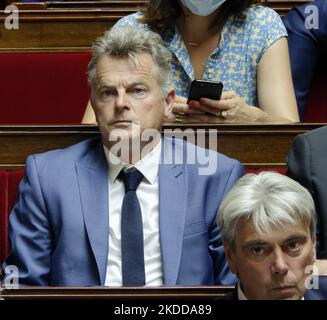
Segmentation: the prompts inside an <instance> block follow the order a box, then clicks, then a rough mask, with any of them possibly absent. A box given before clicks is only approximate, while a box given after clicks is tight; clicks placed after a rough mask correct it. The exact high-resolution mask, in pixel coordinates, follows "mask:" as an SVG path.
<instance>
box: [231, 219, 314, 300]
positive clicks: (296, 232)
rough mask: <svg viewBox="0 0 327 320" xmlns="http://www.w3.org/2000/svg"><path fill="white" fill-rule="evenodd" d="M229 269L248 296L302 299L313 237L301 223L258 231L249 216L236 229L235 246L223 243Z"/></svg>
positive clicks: (311, 254) (312, 246) (312, 250)
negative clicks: (238, 279) (237, 278)
mask: <svg viewBox="0 0 327 320" xmlns="http://www.w3.org/2000/svg"><path fill="white" fill-rule="evenodd" d="M225 252H226V256H227V259H228V262H229V265H230V268H231V270H232V272H234V273H236V274H237V275H238V276H239V278H240V282H241V286H242V289H243V292H244V294H245V296H246V297H247V299H260V300H264V299H271V300H274V299H301V298H302V297H303V295H304V293H305V290H306V289H305V285H304V283H305V279H306V277H308V275H309V274H308V273H305V268H306V267H307V266H310V265H312V264H313V263H314V260H315V254H314V240H313V239H312V238H311V235H310V231H309V228H308V227H307V226H305V225H304V224H302V223H299V224H296V225H285V226H284V227H283V228H282V229H281V228H279V229H277V228H276V229H272V231H271V232H269V233H264V234H261V233H258V232H257V231H256V230H255V228H254V226H253V223H252V221H251V220H249V219H247V220H242V221H241V222H240V223H238V227H237V229H236V248H235V251H233V250H232V248H231V247H230V245H229V244H225Z"/></svg>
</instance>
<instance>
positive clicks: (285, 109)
mask: <svg viewBox="0 0 327 320" xmlns="http://www.w3.org/2000/svg"><path fill="white" fill-rule="evenodd" d="M257 88H258V102H259V107H260V109H261V110H262V111H264V112H265V113H267V114H268V115H269V116H271V117H272V118H273V119H281V120H286V121H288V122H298V121H299V115H298V111H297V106H296V100H295V95H294V88H293V81H292V76H291V67H290V59H289V53H288V45H287V38H285V37H283V38H280V39H279V40H277V41H276V42H275V43H274V44H273V45H271V46H270V47H269V48H268V49H267V51H266V52H265V53H264V54H263V56H262V58H261V60H260V62H259V65H258V78H257Z"/></svg>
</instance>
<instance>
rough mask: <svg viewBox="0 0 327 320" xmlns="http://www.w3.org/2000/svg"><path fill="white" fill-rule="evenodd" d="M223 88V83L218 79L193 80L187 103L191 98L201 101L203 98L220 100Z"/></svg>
mask: <svg viewBox="0 0 327 320" xmlns="http://www.w3.org/2000/svg"><path fill="white" fill-rule="evenodd" d="M223 88H224V86H223V84H222V83H221V82H218V81H208V80H193V81H192V83H191V87H190V91H189V94H188V98H187V103H189V102H190V101H191V100H195V101H199V100H200V99H201V98H208V99H212V100H220V97H221V94H222V92H223Z"/></svg>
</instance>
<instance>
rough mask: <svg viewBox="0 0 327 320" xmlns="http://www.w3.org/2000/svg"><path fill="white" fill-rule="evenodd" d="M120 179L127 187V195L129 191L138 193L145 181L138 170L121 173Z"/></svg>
mask: <svg viewBox="0 0 327 320" xmlns="http://www.w3.org/2000/svg"><path fill="white" fill-rule="evenodd" d="M118 178H119V179H121V180H122V181H123V183H124V186H125V193H126V192H128V191H136V189H137V187H138V186H139V184H140V183H141V181H142V179H143V174H142V173H141V172H140V171H138V170H137V169H135V170H133V171H128V172H124V170H122V171H120V173H119V175H118Z"/></svg>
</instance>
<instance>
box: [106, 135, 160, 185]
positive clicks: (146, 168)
mask: <svg viewBox="0 0 327 320" xmlns="http://www.w3.org/2000/svg"><path fill="white" fill-rule="evenodd" d="M103 149H104V153H105V155H106V159H107V162H108V166H109V179H110V182H111V183H114V182H115V180H116V179H117V177H118V175H119V173H120V171H121V170H122V169H125V168H126V169H130V168H132V167H134V168H136V169H137V170H138V171H140V172H141V173H142V174H143V176H144V177H145V179H147V180H148V181H149V182H150V183H151V184H154V183H155V181H156V178H157V176H158V171H159V162H160V155H161V140H160V141H159V143H158V144H157V145H156V146H155V147H154V148H153V149H152V150H151V151H150V152H149V153H147V154H146V155H145V156H144V157H143V158H142V159H141V160H139V161H138V162H136V163H135V164H128V163H126V162H124V161H122V160H120V159H119V158H117V157H116V156H115V155H114V154H113V153H111V152H110V151H109V150H108V149H107V148H106V146H105V145H103Z"/></svg>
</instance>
